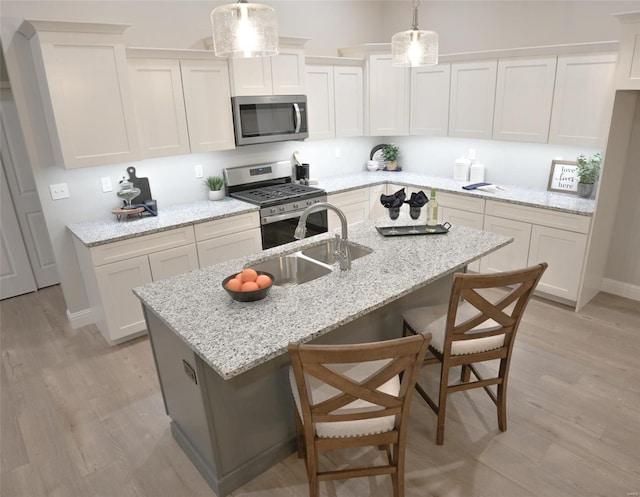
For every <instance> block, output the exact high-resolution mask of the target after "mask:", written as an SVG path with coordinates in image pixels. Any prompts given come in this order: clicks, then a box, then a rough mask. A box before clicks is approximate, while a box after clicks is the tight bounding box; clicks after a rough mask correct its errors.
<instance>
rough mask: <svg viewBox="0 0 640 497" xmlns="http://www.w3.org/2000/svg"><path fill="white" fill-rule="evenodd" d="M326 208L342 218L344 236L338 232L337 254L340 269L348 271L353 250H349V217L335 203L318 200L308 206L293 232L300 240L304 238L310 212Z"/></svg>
mask: <svg viewBox="0 0 640 497" xmlns="http://www.w3.org/2000/svg"><path fill="white" fill-rule="evenodd" d="M324 209H329V210H332V211H333V212H335V213H336V214H337V215H338V217H339V218H340V225H341V226H342V236H340V235H339V234H338V233H336V246H337V248H336V252H335V255H336V256H337V257H338V260H339V261H340V271H348V270H349V269H351V252H350V251H349V243H348V240H347V218H346V216H345V215H344V212H342V211H341V210H340V209H338V208H337V207H336V206H335V205H332V204H329V203H327V202H318V203H317V204H313V205H312V206H311V207H307V208H306V209H305V210H304V212H303V213H302V215H301V216H300V220H299V221H298V226H296V231H295V233H294V234H293V237H294V238H296V239H298V240H302V239H303V238H304V237H305V235H306V233H307V217H309V214H311V213H313V212H316V211H321V210H324Z"/></svg>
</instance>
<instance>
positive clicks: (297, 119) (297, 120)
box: [293, 104, 302, 133]
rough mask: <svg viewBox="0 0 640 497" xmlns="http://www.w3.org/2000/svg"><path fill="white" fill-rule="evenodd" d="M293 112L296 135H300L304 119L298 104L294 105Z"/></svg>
mask: <svg viewBox="0 0 640 497" xmlns="http://www.w3.org/2000/svg"><path fill="white" fill-rule="evenodd" d="M293 110H294V111H295V126H296V129H295V130H294V131H295V132H296V133H300V124H302V118H301V116H300V106H299V105H298V104H293Z"/></svg>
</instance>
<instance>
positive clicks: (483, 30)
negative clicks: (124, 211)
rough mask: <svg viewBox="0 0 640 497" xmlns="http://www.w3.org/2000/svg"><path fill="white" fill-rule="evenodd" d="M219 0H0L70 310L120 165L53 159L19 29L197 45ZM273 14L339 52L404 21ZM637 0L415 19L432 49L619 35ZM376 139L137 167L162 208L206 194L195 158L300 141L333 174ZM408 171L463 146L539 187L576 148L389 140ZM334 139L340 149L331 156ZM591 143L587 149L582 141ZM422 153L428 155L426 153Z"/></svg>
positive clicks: (435, 9) (441, 169)
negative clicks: (104, 181) (88, 242)
mask: <svg viewBox="0 0 640 497" xmlns="http://www.w3.org/2000/svg"><path fill="white" fill-rule="evenodd" d="M223 3H227V2H226V1H216V2H208V1H154V0H149V1H119V2H113V1H98V0H94V1H88V0H85V1H70V2H60V1H55V0H54V1H22V0H21V1H5V0H3V1H2V12H1V14H2V18H1V22H2V25H1V32H0V34H1V36H2V43H3V48H4V50H5V52H6V56H7V57H6V59H7V66H8V69H9V76H10V79H11V83H12V87H13V88H14V94H15V96H16V100H17V101H18V102H19V103H20V102H22V104H23V106H26V107H28V108H29V112H28V113H26V114H25V113H23V114H24V115H21V120H22V128H23V130H26V136H25V141H26V143H27V147H28V148H29V151H30V154H31V155H30V159H31V162H32V164H31V166H32V168H33V170H34V175H35V177H36V181H37V183H38V190H39V193H40V197H41V201H42V204H43V209H44V212H45V216H46V218H47V225H48V227H49V230H50V234H51V239H52V243H53V246H54V250H55V253H56V259H57V262H58V265H59V269H60V274H61V279H62V289H63V292H64V296H65V300H66V303H67V306H68V309H69V311H70V312H72V313H74V312H79V311H81V310H83V309H84V308H86V307H87V305H88V304H87V298H86V294H85V291H84V287H83V285H82V280H81V277H80V273H79V270H78V267H77V264H76V261H75V253H74V251H73V247H72V243H71V237H70V234H69V232H68V231H67V230H66V225H67V224H68V223H70V222H74V221H78V220H84V219H93V218H96V217H104V216H108V215H110V214H109V210H110V208H111V207H113V206H114V204H115V203H117V200H116V198H115V195H114V194H113V193H102V192H101V189H100V181H99V180H100V177H102V176H109V177H111V178H112V180H113V182H114V184H115V183H116V182H117V179H118V178H120V177H121V176H123V175H124V172H125V169H126V166H127V165H128V164H114V165H110V166H104V167H95V168H87V169H78V170H64V169H61V168H57V167H54V166H53V165H52V159H51V157H52V155H51V150H50V146H49V145H48V137H47V133H46V128H45V126H44V119H43V114H42V108H41V106H40V105H39V96H38V93H37V89H36V85H35V77H34V72H33V67H32V64H31V57H30V53H29V49H28V43H27V41H26V40H25V39H24V38H22V36H21V35H19V34H16V30H17V28H18V27H19V25H20V24H21V22H22V21H23V19H25V18H32V19H59V20H61V19H65V20H84V21H96V22H115V23H128V24H131V27H130V28H129V29H127V31H126V32H125V40H126V43H127V45H129V46H146V47H154V46H155V47H170V48H204V44H203V39H205V38H207V37H209V36H210V28H209V13H210V11H211V9H212V8H213V7H215V6H218V5H221V4H223ZM267 3H269V4H271V5H273V6H274V7H275V8H276V10H277V12H278V18H279V23H280V32H281V34H282V35H289V36H302V37H307V38H309V39H310V40H309V42H308V43H307V53H308V54H312V55H337V50H338V48H340V47H344V46H351V45H357V44H361V43H367V42H388V41H389V40H390V37H391V35H392V34H393V33H394V32H395V31H398V30H405V29H408V28H409V24H410V22H411V9H410V2H408V1H407V2H397V1H392V2H378V1H366V2H365V1H275V0H274V1H269V2H267ZM634 4H635V7H637V2H606V1H603V2H591V1H586V2H537V1H531V2H427V1H423V2H422V5H421V10H420V12H421V17H420V19H421V26H422V27H423V28H425V29H426V28H431V29H436V30H437V31H438V32H439V34H440V40H441V52H442V53H451V52H462V51H477V50H482V49H493V48H512V47H522V46H535V45H549V44H554V43H570V42H582V41H603V40H610V39H616V38H617V26H616V24H615V23H616V21H614V20H613V19H611V18H610V17H609V14H610V13H612V12H619V11H625V10H633V8H634ZM380 141H382V139H376V138H357V139H351V140H335V141H317V142H314V141H308V142H304V143H285V144H272V145H256V146H252V147H245V148H243V149H238V150H235V151H226V152H217V153H211V154H203V155H189V156H181V157H176V158H166V159H155V160H147V161H140V162H137V163H135V164H134V165H135V166H136V168H137V170H138V176H147V177H149V178H150V183H151V191H152V193H153V195H154V197H156V198H157V199H158V203H159V208H160V209H162V206H166V205H170V204H175V203H178V202H184V201H189V200H194V199H198V198H204V194H205V192H204V189H203V187H202V186H201V185H200V184H199V180H196V179H195V178H194V175H193V165H194V164H203V166H204V172H205V174H207V175H208V174H215V173H218V172H219V171H220V170H221V169H222V168H224V167H229V166H233V165H240V164H251V163H255V162H261V161H270V160H281V159H283V158H287V157H290V154H291V153H292V152H293V150H296V149H297V150H300V151H301V152H302V155H303V157H304V158H305V160H307V161H308V162H310V163H311V168H312V175H313V176H316V177H323V176H330V175H334V174H340V173H343V172H352V171H360V170H362V169H363V168H364V163H365V161H366V159H367V158H368V155H369V150H370V149H371V147H372V146H373V145H375V144H376V143H378V142H380ZM397 141H398V142H399V143H400V144H401V146H402V149H403V154H404V157H403V160H405V164H406V166H405V167H407V169H408V170H423V168H426V169H425V170H426V171H427V172H429V173H432V174H443V175H449V174H450V172H451V167H452V164H453V160H455V158H456V157H457V156H459V155H460V154H462V153H464V152H465V151H466V150H467V149H468V148H469V147H470V146H473V147H474V148H476V149H477V150H478V156H479V158H480V159H481V160H483V161H484V162H485V163H486V164H487V168H488V175H487V177H488V179H490V180H491V181H494V180H495V181H500V182H502V183H525V184H526V183H529V182H530V184H531V185H533V186H542V187H544V186H546V180H547V178H548V168H549V166H550V162H551V160H552V159H553V158H554V157H556V156H563V157H564V158H565V159H571V158H572V157H574V156H575V155H576V152H577V151H576V150H575V149H571V148H569V149H566V148H558V147H553V146H548V145H525V144H519V145H517V144H511V143H503V142H491V141H484V142H483V141H480V142H479V143H476V142H473V143H472V142H471V141H466V140H456V139H429V140H424V139H410V138H398V139H397ZM336 147H340V148H341V153H342V158H341V159H335V158H334V152H335V148H336ZM587 152H588V151H587ZM425 155H427V156H428V157H429V160H428V161H427V162H425V161H423V157H425ZM61 182H66V183H67V184H68V185H69V190H70V193H71V198H70V199H68V200H63V201H56V202H53V201H52V200H51V198H50V196H49V192H48V185H49V184H54V183H61Z"/></svg>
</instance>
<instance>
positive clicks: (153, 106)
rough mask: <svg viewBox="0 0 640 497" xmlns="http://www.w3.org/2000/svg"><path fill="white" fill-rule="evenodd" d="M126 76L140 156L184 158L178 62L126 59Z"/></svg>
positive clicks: (187, 149) (186, 145) (184, 128)
mask: <svg viewBox="0 0 640 497" xmlns="http://www.w3.org/2000/svg"><path fill="white" fill-rule="evenodd" d="M129 72H130V74H131V86H132V89H133V101H134V105H135V111H136V121H137V123H138V132H139V137H140V147H141V149H142V155H143V156H144V157H149V158H151V157H166V156H169V155H179V154H188V153H189V152H190V151H191V149H190V147H189V134H188V131H187V117H186V114H185V110H184V97H183V94H182V77H181V75H180V61H179V60H171V59H130V60H129Z"/></svg>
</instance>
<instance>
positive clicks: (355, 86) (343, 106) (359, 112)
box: [333, 66, 364, 138]
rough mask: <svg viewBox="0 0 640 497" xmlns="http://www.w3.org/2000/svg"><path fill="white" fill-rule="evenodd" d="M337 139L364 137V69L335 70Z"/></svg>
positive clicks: (341, 67) (339, 68) (337, 68)
mask: <svg viewBox="0 0 640 497" xmlns="http://www.w3.org/2000/svg"><path fill="white" fill-rule="evenodd" d="M333 81H334V97H335V123H336V124H335V130H336V138H346V137H349V136H362V135H364V87H363V76H362V67H359V66H358V67H350V66H336V67H334V68H333Z"/></svg>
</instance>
